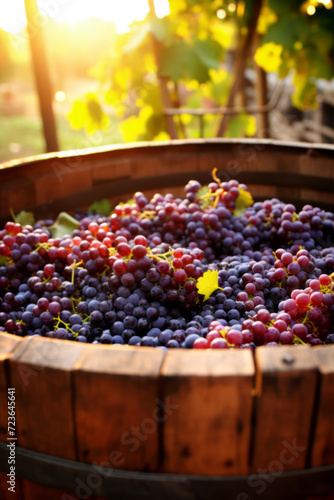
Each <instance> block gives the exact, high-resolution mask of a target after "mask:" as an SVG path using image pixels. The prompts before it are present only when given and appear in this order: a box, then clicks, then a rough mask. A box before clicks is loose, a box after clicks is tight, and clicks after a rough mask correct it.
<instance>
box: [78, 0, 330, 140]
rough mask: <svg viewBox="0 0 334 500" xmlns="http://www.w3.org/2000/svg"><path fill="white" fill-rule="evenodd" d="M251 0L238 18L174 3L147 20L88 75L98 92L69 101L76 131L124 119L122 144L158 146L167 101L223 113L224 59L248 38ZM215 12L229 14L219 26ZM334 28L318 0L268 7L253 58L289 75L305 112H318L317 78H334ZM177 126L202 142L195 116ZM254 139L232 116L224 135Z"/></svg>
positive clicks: (210, 120) (212, 127)
mask: <svg viewBox="0 0 334 500" xmlns="http://www.w3.org/2000/svg"><path fill="white" fill-rule="evenodd" d="M255 1H256V0H245V1H243V2H236V3H235V6H236V9H235V12H234V11H233V9H232V10H231V11H229V4H228V3H225V2H223V1H222V0H202V1H201V2H199V1H198V0H170V1H169V4H170V15H169V16H167V17H165V18H163V19H158V18H156V17H155V16H154V15H149V16H147V18H146V19H144V20H143V21H140V22H135V23H133V25H132V27H131V30H130V31H129V33H126V34H124V35H120V36H118V37H115V39H114V43H113V45H112V46H110V47H108V51H107V52H106V53H105V54H104V56H103V58H102V59H101V60H100V61H99V62H98V63H97V64H96V66H95V67H94V68H93V69H92V71H91V74H92V75H94V77H95V78H97V79H98V80H99V82H100V88H99V92H98V93H97V94H87V95H86V96H85V98H84V99H83V100H79V101H76V102H75V103H74V104H73V107H72V110H71V112H70V114H69V118H70V120H71V124H72V126H73V128H75V129H81V128H85V129H86V131H87V132H88V133H92V132H94V131H96V130H97V129H106V128H107V127H108V125H109V122H110V120H111V123H112V124H113V123H115V122H117V120H121V125H120V130H121V132H122V135H123V138H124V139H125V141H137V140H161V139H164V138H166V137H168V136H167V135H166V132H167V131H166V119H165V117H164V115H163V108H164V106H163V102H165V106H166V105H171V106H172V107H180V106H182V105H184V106H186V107H207V106H208V105H209V106H210V105H211V106H213V107H218V106H224V104H225V103H226V101H227V98H228V95H229V92H230V88H231V83H232V81H233V76H234V75H233V74H229V73H228V72H227V71H226V69H225V67H224V60H225V57H226V54H227V51H228V50H234V49H236V48H238V46H239V45H240V40H242V39H243V37H244V36H245V34H246V33H247V29H248V28H247V26H248V23H249V20H250V18H251V14H252V10H253V7H254V3H255ZM308 5H316V12H315V13H314V15H309V13H308V11H307V8H308ZM219 10H224V12H225V14H224V16H225V19H219V16H218V15H217V13H218V12H219ZM333 25H334V13H333V9H327V8H326V7H325V6H324V5H323V4H321V3H320V2H317V1H316V0H306V1H302V0H292V1H291V2H284V1H281V0H265V1H264V5H263V7H262V10H261V13H260V17H259V20H258V25H257V31H258V33H259V35H260V36H261V37H262V38H261V42H260V46H259V47H258V48H257V50H256V52H255V60H256V62H257V64H259V65H260V66H262V67H263V68H264V69H265V71H268V72H277V74H278V76H279V77H281V78H283V77H285V76H287V75H288V74H289V73H291V70H293V72H294V73H293V82H294V86H295V92H294V94H293V103H294V105H295V106H297V107H299V108H301V109H307V108H311V109H312V108H314V107H315V106H316V99H315V97H316V87H315V84H316V79H318V78H326V79H331V78H332V77H333V74H334V37H333V36H332V26H333ZM162 81H163V84H162ZM180 88H181V90H182V95H180ZM163 95H164V97H165V101H163V97H162V96H163ZM166 96H167V97H166ZM166 102H167V104H166ZM107 109H109V111H108V114H107V113H106V110H107ZM219 120H220V118H219V117H217V116H213V115H211V116H210V115H206V116H205V118H204V131H205V134H206V135H209V136H213V135H214V134H215V131H216V129H217V126H218V123H219ZM181 121H182V124H183V126H184V128H185V129H186V135H187V137H197V136H198V133H199V132H198V131H199V128H198V118H196V117H190V116H186V115H184V116H182V117H176V118H174V122H175V123H176V126H177V129H178V130H179V131H181V130H183V129H182V128H181V125H180V124H181ZM255 133H256V122H255V119H254V117H252V116H248V115H246V114H245V113H241V114H239V115H238V116H233V117H232V118H231V120H230V123H229V128H228V130H227V132H226V136H228V137H240V136H242V135H247V136H253V135H255Z"/></svg>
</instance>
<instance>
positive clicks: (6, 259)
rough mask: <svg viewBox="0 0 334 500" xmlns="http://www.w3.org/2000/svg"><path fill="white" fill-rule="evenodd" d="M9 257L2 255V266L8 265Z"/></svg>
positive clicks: (0, 256)
mask: <svg viewBox="0 0 334 500" xmlns="http://www.w3.org/2000/svg"><path fill="white" fill-rule="evenodd" d="M8 264H9V258H8V257H5V256H4V255H0V266H8Z"/></svg>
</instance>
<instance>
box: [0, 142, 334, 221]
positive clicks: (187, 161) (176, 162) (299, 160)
mask: <svg viewBox="0 0 334 500" xmlns="http://www.w3.org/2000/svg"><path fill="white" fill-rule="evenodd" d="M333 159H334V146H332V145H313V144H306V143H305V144H303V143H282V142H279V141H270V140H261V141H258V140H252V139H244V140H241V139H235V140H233V139H229V140H226V139H211V140H210V139H198V140H192V141H171V142H168V143H166V142H164V143H139V144H130V145H126V146H111V147H110V146H109V147H101V148H92V149H91V150H81V151H79V152H73V151H69V152H61V153H51V154H46V155H41V156H37V157H32V158H27V159H25V160H24V161H22V160H14V161H12V162H8V163H5V164H3V165H0V222H4V221H5V220H6V219H8V216H9V209H10V208H11V209H12V210H14V212H18V211H20V210H32V211H33V212H34V213H35V214H38V215H39V216H40V217H48V216H53V215H55V214H57V213H59V212H60V211H63V210H65V211H66V210H71V209H73V208H76V207H80V206H82V205H89V204H90V203H92V202H94V201H96V200H99V199H102V198H110V199H111V200H114V201H117V200H120V199H122V200H123V201H124V200H126V199H127V197H130V196H132V195H133V193H134V192H136V191H145V193H148V194H153V193H155V192H156V191H157V190H159V191H160V192H162V193H163V194H164V193H166V192H168V191H172V192H173V193H176V194H182V193H184V191H183V186H184V185H185V184H186V183H187V182H188V181H189V180H190V179H192V178H194V179H197V180H198V181H200V182H203V183H207V182H210V180H212V178H211V171H212V169H213V168H214V167H217V168H218V174H219V176H220V178H221V180H222V181H223V180H230V179H237V180H238V181H239V182H243V183H245V184H247V185H248V186H249V189H250V191H251V192H252V194H253V195H254V197H255V199H262V200H263V199H264V198H273V197H277V198H279V199H282V200H284V201H285V200H286V201H287V202H291V203H294V204H295V205H296V206H297V207H300V208H301V207H302V205H304V204H306V203H311V204H312V205H317V204H319V203H320V202H321V207H322V208H324V209H326V210H331V211H334V195H333V192H334V167H333Z"/></svg>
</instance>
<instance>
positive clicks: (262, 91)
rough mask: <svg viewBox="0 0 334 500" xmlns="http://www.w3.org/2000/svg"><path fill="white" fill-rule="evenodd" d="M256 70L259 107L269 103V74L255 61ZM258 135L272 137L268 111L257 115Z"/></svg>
mask: <svg viewBox="0 0 334 500" xmlns="http://www.w3.org/2000/svg"><path fill="white" fill-rule="evenodd" d="M255 71H256V83H255V91H256V104H257V105H258V106H259V107H262V106H265V105H266V104H267V96H268V90H267V75H266V72H265V71H264V69H262V68H260V66H258V65H257V64H256V63H255ZM257 132H258V133H257V136H258V137H259V138H261V139H269V138H270V127H269V116H268V112H266V111H263V112H262V113H259V115H258V117H257Z"/></svg>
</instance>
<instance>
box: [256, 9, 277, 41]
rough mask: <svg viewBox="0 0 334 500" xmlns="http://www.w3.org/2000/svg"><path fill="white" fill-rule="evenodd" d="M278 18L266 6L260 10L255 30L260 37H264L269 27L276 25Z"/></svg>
mask: <svg viewBox="0 0 334 500" xmlns="http://www.w3.org/2000/svg"><path fill="white" fill-rule="evenodd" d="M277 19H278V17H277V14H276V13H275V12H273V11H272V10H271V9H270V8H269V7H268V6H267V5H264V6H263V7H262V9H261V13H260V16H259V19H258V22H257V26H256V30H257V32H258V33H260V35H265V34H266V33H267V31H268V28H269V26H270V25H272V24H274V23H276V21H277Z"/></svg>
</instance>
